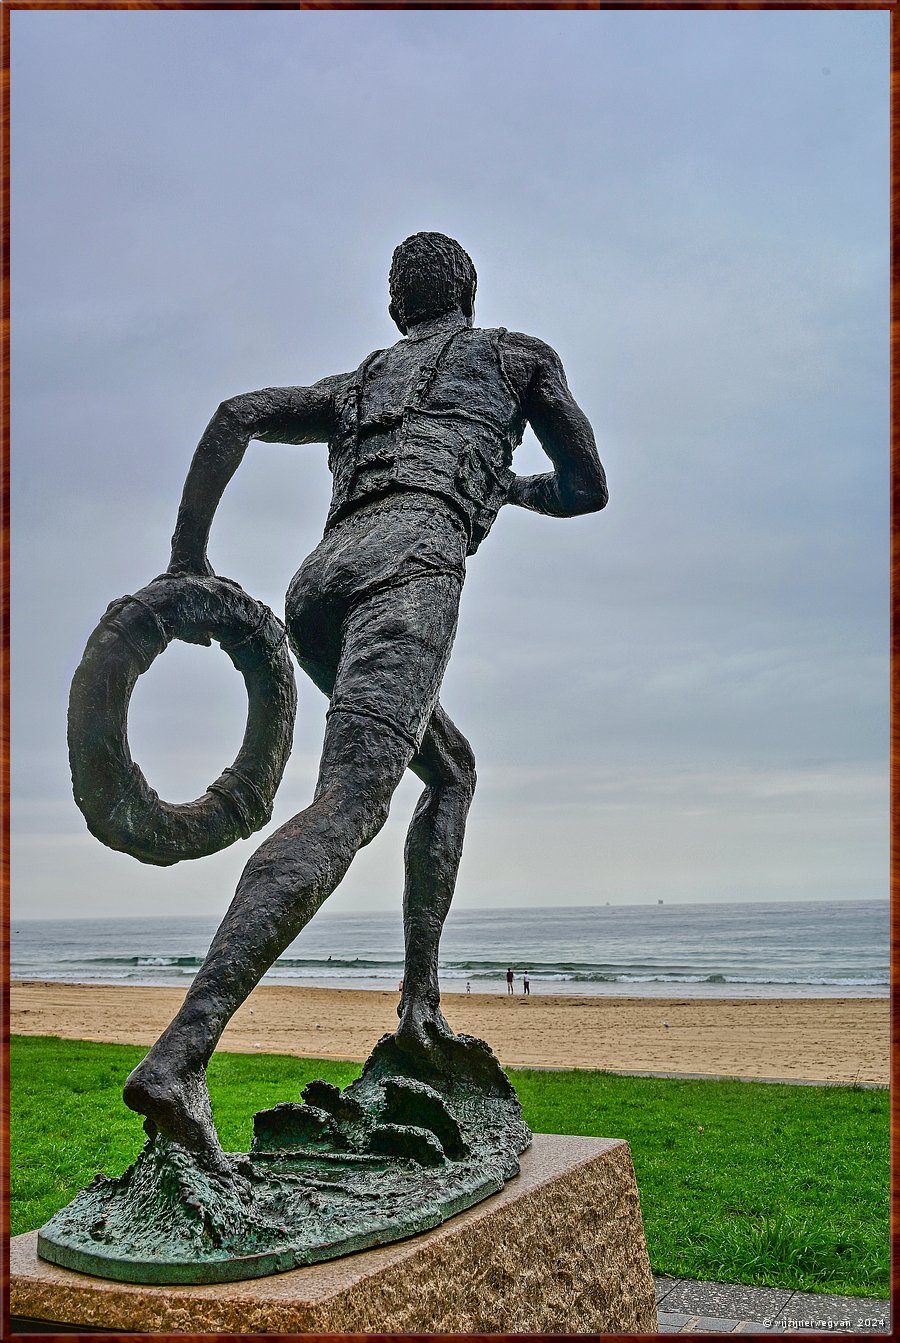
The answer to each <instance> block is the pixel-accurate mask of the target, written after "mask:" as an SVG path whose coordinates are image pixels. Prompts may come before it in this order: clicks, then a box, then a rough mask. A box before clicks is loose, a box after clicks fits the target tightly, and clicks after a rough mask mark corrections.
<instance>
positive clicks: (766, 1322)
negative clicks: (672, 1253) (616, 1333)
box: [656, 1278, 890, 1334]
mask: <svg viewBox="0 0 900 1343" xmlns="http://www.w3.org/2000/svg"><path fill="white" fill-rule="evenodd" d="M656 1304H657V1312H658V1318H659V1332H660V1333H661V1334H688V1333H698V1334H786V1333H794V1332H799V1333H805V1332H811V1331H812V1332H822V1331H827V1332H828V1333H835V1334H841V1333H843V1334H887V1333H890V1309H889V1303H888V1302H887V1301H876V1300H872V1298H870V1297H863V1296H819V1295H817V1294H814V1293H812V1292H791V1291H788V1290H780V1289H777V1288H773V1287H740V1286H734V1285H732V1284H730V1283H725V1282H688V1281H686V1280H684V1279H681V1278H657V1279H656Z"/></svg>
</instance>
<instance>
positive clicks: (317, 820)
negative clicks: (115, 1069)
mask: <svg viewBox="0 0 900 1343" xmlns="http://www.w3.org/2000/svg"><path fill="white" fill-rule="evenodd" d="M360 726H361V723H360V720H357V719H355V718H353V717H352V716H350V715H349V714H336V715H335V716H334V717H333V718H331V719H329V722H328V727H327V730H326V734H325V744H324V748H323V752H322V762H321V767H320V774H319V784H318V787H317V789H316V794H315V797H314V799H313V802H312V803H311V804H310V806H308V807H306V808H305V810H303V811H301V812H300V813H299V814H298V815H297V816H294V817H293V818H292V819H291V820H290V821H288V822H287V823H286V824H285V825H283V826H281V828H280V829H279V830H276V831H275V833H274V834H273V835H270V836H269V838H268V839H266V840H265V841H264V842H263V843H262V844H261V845H260V846H259V848H258V849H257V850H256V852H255V853H254V854H253V856H252V857H251V858H250V860H249V862H248V863H247V865H246V867H245V868H244V871H243V873H242V875H241V879H240V881H239V882H238V886H237V890H236V892H235V895H234V899H233V900H232V902H231V905H230V906H229V909H228V911H227V913H226V914H225V917H224V919H223V920H222V923H221V925H220V926H219V929H218V931H217V933H216V935H215V937H214V938H213V941H212V943H211V945H210V948H209V951H208V953H207V956H206V959H205V961H204V962H203V965H202V967H201V968H200V970H199V971H198V973H197V975H196V976H195V978H194V981H193V983H192V984H191V987H190V989H189V990H188V993H187V996H186V997H185V1000H184V1003H183V1004H182V1007H181V1009H180V1011H179V1012H178V1014H177V1015H176V1017H175V1018H174V1020H173V1021H172V1023H171V1025H170V1026H168V1028H167V1029H166V1030H165V1032H164V1033H163V1034H162V1036H161V1037H160V1038H159V1040H158V1041H157V1043H156V1044H155V1045H154V1046H153V1048H152V1049H151V1051H150V1053H149V1054H148V1055H147V1056H146V1058H145V1059H144V1060H143V1062H142V1063H141V1064H139V1066H138V1067H137V1068H136V1069H135V1071H134V1072H133V1073H132V1074H131V1076H130V1077H129V1079H128V1081H127V1083H126V1085H125V1092H124V1097H125V1103H126V1105H128V1106H130V1107H131V1109H133V1110H137V1111H139V1113H141V1114H143V1115H146V1116H147V1117H148V1118H149V1119H150V1120H151V1121H152V1122H153V1123H154V1124H155V1125H156V1126H157V1127H158V1128H159V1129H161V1130H162V1131H163V1132H164V1133H166V1134H167V1135H168V1136H169V1137H171V1138H174V1139H175V1140H176V1141H178V1142H180V1143H182V1144H183V1145H184V1146H186V1147H189V1148H192V1149H193V1150H195V1151H198V1152H205V1153H206V1155H207V1156H208V1157H211V1158H213V1160H215V1157H216V1154H217V1152H218V1141H217V1139H216V1135H215V1129H214V1127H213V1123H212V1117H211V1114H210V1109H209V1098H208V1094H207V1091H206V1082H205V1076H204V1074H205V1069H206V1064H207V1063H208V1062H209V1059H210V1056H211V1055H212V1053H213V1050H214V1049H215V1047H216V1044H217V1042H218V1040H219V1037H220V1035H221V1033H222V1031H223V1030H224V1029H225V1026H226V1025H227V1023H228V1021H229V1019H230V1018H231V1016H232V1015H233V1014H234V1012H236V1011H237V1009H238V1007H240V1005H241V1003H242V1002H243V1001H244V1000H245V998H246V997H247V996H248V994H249V993H250V992H251V991H252V990H253V989H254V988H255V987H256V985H257V984H258V983H259V981H260V979H261V978H262V976H263V975H264V974H265V972H266V971H267V970H268V969H269V967H270V965H272V963H273V962H274V961H275V960H277V958H278V957H279V956H280V955H281V953H282V952H283V951H284V950H285V948H286V947H287V946H288V945H289V944H290V943H291V942H292V941H293V940H294V938H295V937H296V936H297V934H298V933H299V932H300V931H301V929H302V928H304V927H305V925H306V924H307V923H308V922H309V920H310V919H311V918H312V916H313V914H315V912H316V910H317V909H318V908H319V906H320V905H321V904H322V903H323V901H324V900H325V899H326V898H327V896H328V895H330V893H331V892H332V891H333V890H334V888H335V887H336V886H337V885H338V883H339V882H340V880H341V878H342V877H343V876H344V874H345V872H346V871H347V869H348V867H349V866H350V863H351V861H352V859H353V857H354V855H355V854H356V853H357V851H358V850H359V849H360V848H362V847H363V845H365V844H368V843H369V841H370V840H371V839H373V838H374V836H375V835H376V834H377V832H378V831H379V830H380V829H381V826H382V825H383V824H384V822H385V820H386V818H387V814H388V807H389V804H390V799H391V796H392V794H393V792H394V789H395V788H396V786H397V784H398V782H399V781H400V779H401V778H402V776H403V773H404V770H405V769H406V766H407V763H408V761H409V758H410V756H411V755H412V748H411V747H410V746H409V745H408V744H407V743H406V742H405V741H404V740H402V739H401V738H399V737H398V736H397V734H396V733H395V732H394V731H392V730H391V728H389V727H387V726H383V725H381V724H379V723H374V722H372V721H371V720H366V721H365V724H364V731H362V732H361V731H360Z"/></svg>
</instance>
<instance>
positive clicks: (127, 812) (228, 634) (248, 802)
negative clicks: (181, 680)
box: [69, 574, 297, 867]
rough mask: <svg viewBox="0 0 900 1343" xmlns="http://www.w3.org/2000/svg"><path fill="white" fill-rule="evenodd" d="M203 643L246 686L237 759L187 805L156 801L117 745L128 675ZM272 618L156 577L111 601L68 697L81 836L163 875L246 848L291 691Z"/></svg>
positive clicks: (223, 584)
mask: <svg viewBox="0 0 900 1343" xmlns="http://www.w3.org/2000/svg"><path fill="white" fill-rule="evenodd" d="M210 637H212V638H213V639H215V640H216V641H217V642H218V643H219V644H221V646H222V648H224V650H225V652H226V653H227V654H228V656H229V657H230V658H231V661H232V663H233V664H234V666H235V667H236V668H237V670H238V671H239V672H240V673H241V675H242V676H243V678H244V683H245V685H246V688H247V698H248V706H247V726H246V730H245V732H244V739H243V742H242V743H241V749H240V751H239V752H238V756H237V759H236V760H235V762H234V764H233V765H232V766H230V768H228V769H226V770H223V772H222V773H221V774H220V775H219V777H218V779H216V780H215V782H214V783H211V784H210V785H209V787H208V789H207V790H206V792H205V793H204V794H203V796H202V797H200V798H198V799H197V800H196V801H195V802H185V803H171V802H164V801H163V800H162V799H161V798H160V797H159V795H158V794H157V793H156V792H154V790H153V789H152V788H151V787H150V785H149V784H148V783H147V780H146V779H145V778H144V775H143V773H142V772H141V770H140V769H139V767H138V766H137V765H136V764H135V763H134V761H133V760H132V758H131V752H130V750H129V747H128V705H129V701H130V699H131V694H132V691H133V690H134V687H135V685H136V683H137V679H138V677H139V676H140V675H141V674H142V673H143V672H145V671H146V670H147V668H148V667H149V666H150V665H151V663H152V662H153V661H154V660H155V659H156V658H157V657H158V656H159V654H160V653H162V652H163V651H164V650H165V649H166V648H167V647H168V645H169V643H170V642H171V641H172V639H183V640H185V641H186V642H190V643H208V642H209V639H210ZM285 637H286V636H285V630H284V626H283V625H282V623H281V621H280V620H277V619H276V617H275V616H274V615H273V614H272V612H271V611H270V610H269V608H268V607H267V606H264V605H263V603H262V602H258V601H256V600H255V599H254V598H253V597H250V596H249V595H248V594H247V593H246V592H244V590H243V589H242V588H240V587H239V586H238V585H237V584H236V583H232V582H230V581H229V580H227V579H224V578H218V577H213V576H210V577H201V576H195V575H183V574H179V575H174V574H164V575H163V576H162V577H161V578H158V579H156V580H154V582H152V583H150V584H148V585H147V587H145V588H142V589H141V590H140V592H137V593H135V595H134V596H128V597H120V598H119V599H118V601H114V602H112V603H111V604H110V606H109V607H108V609H107V611H106V614H105V615H104V616H103V619H102V620H101V621H100V623H99V625H98V626H97V628H96V629H95V630H94V632H93V634H92V635H91V637H90V638H89V639H88V642H87V647H86V648H85V650H84V656H83V657H82V659H81V663H80V665H79V667H78V670H77V671H76V672H75V675H74V677H73V680H72V689H71V691H70V694H69V763H70V765H71V768H72V787H73V791H74V793H75V801H76V802H77V803H78V806H79V807H80V808H81V811H82V814H83V815H84V818H85V820H86V821H87V825H88V829H89V830H90V831H91V833H92V834H93V835H96V837H97V839H100V840H102V841H103V843H104V844H106V845H108V846H109V847H110V848H111V849H119V850H121V851H122V852H124V853H130V854H131V855H132V856H133V857H134V858H138V859H140V861H141V862H142V863H156V864H158V865H159V866H161V867H167V866H170V865H171V864H172V863H177V862H180V861H181V860H182V859H184V858H202V857H204V856H205V855H206V854H210V853H217V852H218V851H219V850H220V849H224V848H227V846H228V845H229V844H233V843H234V841H235V840H237V839H246V838H248V837H249V836H250V835H252V834H253V832H254V831H256V830H259V829H260V828H261V826H263V825H265V824H266V822H267V821H268V820H269V819H270V817H271V814H272V803H273V800H274V797H275V792H276V790H277V788H278V785H279V783H280V782H281V776H282V774H283V773H284V767H285V765H286V764H287V759H288V756H289V755H290V750H291V743H292V739H293V732H294V716H295V713H296V708H297V689H296V685H295V682H294V672H293V668H292V666H291V662H290V657H289V655H288V651H287V647H286V643H285Z"/></svg>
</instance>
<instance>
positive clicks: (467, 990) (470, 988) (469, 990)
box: [466, 980, 472, 993]
mask: <svg viewBox="0 0 900 1343" xmlns="http://www.w3.org/2000/svg"><path fill="white" fill-rule="evenodd" d="M471 992H472V985H471V984H470V983H469V981H468V980H466V993H471Z"/></svg>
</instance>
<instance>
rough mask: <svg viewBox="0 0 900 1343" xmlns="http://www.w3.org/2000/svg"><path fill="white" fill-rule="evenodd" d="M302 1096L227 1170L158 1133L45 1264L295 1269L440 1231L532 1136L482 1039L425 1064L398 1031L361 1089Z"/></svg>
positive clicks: (269, 1120)
mask: <svg viewBox="0 0 900 1343" xmlns="http://www.w3.org/2000/svg"><path fill="white" fill-rule="evenodd" d="M302 1099H303V1103H302V1104H300V1103H291V1102H288V1103H285V1104H282V1105H276V1106H275V1107H274V1109H271V1110H263V1111H260V1113H258V1114H257V1115H255V1116H254V1124H253V1128H254V1138H253V1145H252V1147H251V1149H250V1152H249V1153H247V1154H236V1155H232V1156H231V1157H230V1162H229V1167H228V1168H227V1169H224V1170H222V1169H220V1170H219V1171H217V1172H215V1173H213V1171H211V1170H210V1169H209V1168H207V1167H205V1166H204V1165H203V1163H202V1161H200V1160H198V1158H197V1156H196V1155H194V1154H193V1153H191V1152H190V1151H189V1150H188V1149H187V1148H185V1147H182V1146H181V1145H180V1144H178V1143H176V1142H173V1141H172V1140H171V1139H168V1138H165V1137H163V1136H162V1135H161V1134H156V1135H155V1136H154V1137H153V1138H151V1139H149V1140H148V1142H147V1144H146V1145H145V1147H144V1150H143V1151H142V1152H141V1154H140V1156H139V1157H138V1159H137V1161H136V1162H135V1163H134V1165H132V1166H130V1167H129V1168H128V1170H127V1171H125V1173H124V1175H121V1176H119V1177H118V1178H117V1179H107V1178H105V1177H104V1176H98V1177H97V1178H96V1179H95V1180H94V1182H93V1184H91V1185H89V1186H88V1188H87V1189H83V1190H82V1191H81V1193H79V1194H78V1195H77V1196H76V1197H75V1198H74V1199H73V1200H72V1202H71V1203H70V1204H69V1205H68V1206H67V1207H65V1208H63V1209H62V1210H61V1211H60V1212H58V1213H56V1214H55V1216H53V1217H52V1218H51V1219H50V1221H49V1222H48V1223H47V1224H46V1226H44V1227H43V1228H42V1229H41V1231H40V1234H39V1240H38V1244H39V1252H40V1254H41V1255H42V1257H43V1258H45V1259H49V1260H51V1261H52V1262H53V1263H56V1264H60V1265H62V1266H63V1267H65V1268H72V1269H76V1270H78V1271H80V1272H82V1273H91V1274H94V1275H97V1276H100V1277H104V1278H114V1279H117V1280H119V1281H122V1282H141V1283H157V1284H163V1283H212V1282H227V1281H234V1280H237V1279H241V1278H254V1277H262V1276H264V1275H266V1274H269V1273H283V1272H285V1271H286V1270H288V1269H292V1268H298V1267H301V1266H302V1265H304V1264H313V1263H318V1262H320V1261H322V1260H325V1259H333V1258H336V1257H337V1256H339V1255H343V1254H348V1253H350V1252H352V1251H354V1250H364V1249H369V1248H371V1247H372V1246H375V1245H383V1244H386V1243H387V1242H389V1241H394V1240H402V1239H403V1238H405V1237H407V1236H413V1235H417V1234H418V1233H419V1232H421V1231H427V1230H429V1229H430V1228H431V1227H434V1226H438V1225H439V1224H440V1223H441V1222H443V1221H445V1220H446V1218H448V1217H452V1216H453V1215H454V1214H455V1213H457V1212H461V1211H462V1210H463V1209H465V1208H469V1207H471V1206H472V1205H473V1204H475V1203H478V1202H480V1200H481V1199H483V1198H486V1197H487V1196H488V1195H490V1194H493V1193H496V1192H497V1191H498V1190H499V1189H502V1187H503V1184H504V1182H505V1181H506V1180H508V1179H510V1178H511V1177H512V1176H514V1175H516V1174H518V1170H519V1155H520V1154H521V1153H522V1152H523V1151H524V1150H525V1148H526V1147H527V1146H528V1144H529V1142H530V1141H531V1134H530V1132H529V1130H528V1128H527V1126H526V1125H525V1123H524V1122H523V1120H522V1112H521V1108H520V1106H519V1102H518V1099H517V1097H516V1094H515V1091H514V1090H513V1088H512V1086H511V1084H510V1082H509V1080H508V1079H507V1077H506V1075H505V1074H504V1072H503V1070H502V1068H501V1067H500V1064H499V1063H498V1061H497V1059H496V1058H495V1056H494V1055H493V1054H492V1053H491V1051H490V1049H489V1048H488V1046H487V1045H486V1044H484V1043H483V1041H481V1040H475V1039H473V1038H472V1037H471V1036H465V1035H449V1036H443V1037H441V1038H440V1039H438V1040H435V1041H434V1043H433V1045H432V1047H431V1048H430V1049H428V1050H427V1051H424V1052H422V1053H420V1054H418V1055H413V1054H411V1053H409V1052H407V1051H405V1050H404V1049H403V1048H402V1047H401V1046H399V1045H398V1043H397V1041H396V1039H395V1037H394V1036H390V1035H388V1036H384V1037H383V1039H382V1040H380V1041H379V1043H378V1044H377V1045H376V1046H375V1049H374V1050H373V1052H372V1055H371V1057H370V1058H369V1060H368V1062H367V1063H366V1066H365V1068H364V1070H363V1073H362V1076H361V1077H359V1078H358V1079H357V1081H355V1082H353V1083H352V1084H351V1085H350V1086H349V1087H347V1088H346V1090H345V1091H343V1092H341V1091H339V1090H338V1089H337V1087H333V1086H331V1085H330V1084H329V1083H327V1082H321V1081H318V1082H310V1083H309V1085H308V1086H307V1087H305V1088H304V1091H303V1093H302Z"/></svg>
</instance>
